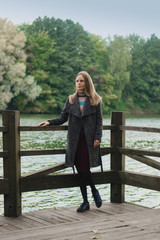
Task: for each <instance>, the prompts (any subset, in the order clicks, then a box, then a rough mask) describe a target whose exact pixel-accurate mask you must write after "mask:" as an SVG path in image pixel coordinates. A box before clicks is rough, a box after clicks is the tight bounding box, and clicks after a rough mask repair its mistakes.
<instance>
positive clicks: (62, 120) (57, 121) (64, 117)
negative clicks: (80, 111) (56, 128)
mask: <svg viewBox="0 0 160 240" xmlns="http://www.w3.org/2000/svg"><path fill="white" fill-rule="evenodd" d="M68 103H69V98H67V100H66V102H65V105H64V108H63V110H62V112H61V114H60V116H59V117H58V118H53V119H49V120H48V122H49V123H50V125H61V124H63V123H65V122H67V120H68V111H67V105H68Z"/></svg>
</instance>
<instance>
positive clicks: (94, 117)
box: [48, 96, 102, 167]
mask: <svg viewBox="0 0 160 240" xmlns="http://www.w3.org/2000/svg"><path fill="white" fill-rule="evenodd" d="M67 120H68V134H67V147H66V157H65V165H66V167H74V162H75V154H76V150H77V144H78V140H79V134H80V131H81V127H83V128H84V132H85V136H86V141H87V145H88V153H89V162H90V167H97V166H99V165H100V164H101V156H100V146H97V147H96V148H94V146H93V143H94V140H99V141H101V137H102V110H101V103H99V104H98V105H97V106H91V105H90V99H89V97H88V96H87V97H86V100H85V103H84V107H83V111H82V112H81V110H80V106H79V102H78V96H76V98H75V100H74V103H73V104H70V103H69V97H68V98H67V100H66V103H65V105H64V108H63V110H62V112H61V114H60V116H59V118H54V119H50V120H48V121H49V122H50V125H61V124H63V123H65V122H66V121H67Z"/></svg>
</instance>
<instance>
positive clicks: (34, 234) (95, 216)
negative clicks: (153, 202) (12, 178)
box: [0, 203, 160, 240]
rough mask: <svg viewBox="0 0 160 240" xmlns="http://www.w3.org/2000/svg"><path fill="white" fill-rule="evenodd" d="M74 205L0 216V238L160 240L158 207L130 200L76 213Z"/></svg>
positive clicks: (10, 239) (159, 212)
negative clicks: (129, 201) (143, 205)
mask: <svg viewBox="0 0 160 240" xmlns="http://www.w3.org/2000/svg"><path fill="white" fill-rule="evenodd" d="M76 208H77V207H68V208H56V209H54V208H53V209H45V210H39V211H34V212H29V213H24V214H23V215H22V216H20V217H18V218H8V217H4V216H0V239H2V240H32V239H34V240H36V239H37V240H42V239H43V240H51V239H55V240H62V239H63V240H73V239H74V240H87V239H104V240H115V239H118V240H122V239H123V240H124V239H129V240H130V239H131V240H132V239H135V240H140V239H153V240H160V209H150V208H145V207H141V206H137V205H133V204H129V203H121V204H117V203H116V204H115V203H103V205H102V207H101V208H100V209H97V208H96V207H95V206H94V205H91V210H90V211H86V212H84V213H77V212H76Z"/></svg>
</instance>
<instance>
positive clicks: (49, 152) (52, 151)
mask: <svg viewBox="0 0 160 240" xmlns="http://www.w3.org/2000/svg"><path fill="white" fill-rule="evenodd" d="M65 152H66V150H65V149H46V150H25V151H20V156H21V157H22V156H39V155H55V154H65Z"/></svg>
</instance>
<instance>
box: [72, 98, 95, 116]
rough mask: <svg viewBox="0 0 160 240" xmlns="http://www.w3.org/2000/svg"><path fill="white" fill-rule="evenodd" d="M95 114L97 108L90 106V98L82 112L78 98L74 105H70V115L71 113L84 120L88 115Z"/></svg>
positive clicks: (87, 99)
mask: <svg viewBox="0 0 160 240" xmlns="http://www.w3.org/2000/svg"><path fill="white" fill-rule="evenodd" d="M95 112H96V107H95V106H91V105H90V100H89V97H88V96H87V97H86V100H85V103H84V107H83V111H82V112H81V110H80V106H79V102H78V96H76V97H75V100H74V103H73V104H70V108H69V113H71V114H72V115H74V116H76V117H78V118H82V117H84V116H87V115H89V114H92V113H95Z"/></svg>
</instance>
